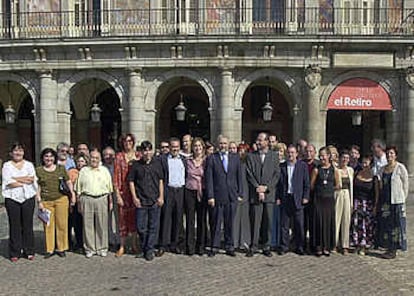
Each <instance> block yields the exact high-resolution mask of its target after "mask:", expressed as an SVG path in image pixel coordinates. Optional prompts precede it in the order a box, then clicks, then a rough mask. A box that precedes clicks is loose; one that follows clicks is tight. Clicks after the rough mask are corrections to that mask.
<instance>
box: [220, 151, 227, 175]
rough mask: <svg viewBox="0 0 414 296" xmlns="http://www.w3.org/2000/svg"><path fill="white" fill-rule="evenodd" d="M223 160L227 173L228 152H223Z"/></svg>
mask: <svg viewBox="0 0 414 296" xmlns="http://www.w3.org/2000/svg"><path fill="white" fill-rule="evenodd" d="M221 161H222V162H223V168H224V171H225V172H226V173H227V166H228V156H227V154H226V153H222V154H221Z"/></svg>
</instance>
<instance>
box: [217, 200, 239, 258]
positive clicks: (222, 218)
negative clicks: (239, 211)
mask: <svg viewBox="0 0 414 296" xmlns="http://www.w3.org/2000/svg"><path fill="white" fill-rule="evenodd" d="M236 207H237V204H236V203H235V202H229V203H226V204H221V205H217V204H216V205H215V206H214V208H213V214H212V216H213V217H212V218H213V219H212V220H213V221H212V222H213V223H212V226H213V227H212V232H211V233H212V238H211V241H212V244H211V245H212V248H213V249H219V248H220V239H221V223H222V222H223V224H224V248H225V249H226V250H227V251H233V250H234V242H233V223H234V216H235V213H236Z"/></svg>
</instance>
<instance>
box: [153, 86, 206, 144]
mask: <svg viewBox="0 0 414 296" xmlns="http://www.w3.org/2000/svg"><path fill="white" fill-rule="evenodd" d="M157 102H158V104H157V106H159V107H158V110H157V129H156V130H157V133H156V141H157V143H159V142H160V141H162V140H166V139H168V138H170V137H179V138H181V137H182V136H183V135H185V134H191V135H192V136H193V137H201V138H203V139H204V140H209V139H210V112H209V109H208V108H209V103H208V96H207V94H206V92H205V91H204V89H203V88H202V87H201V86H200V85H198V84H197V83H196V82H195V81H192V80H187V79H185V78H180V79H177V81H176V80H174V81H170V82H169V83H166V84H165V85H164V87H163V86H161V88H160V90H159V94H158V97H157ZM180 102H183V104H184V106H185V107H186V108H187V110H186V113H185V117H184V120H183V121H180V120H178V119H177V116H176V110H175V107H177V105H178V104H179V103H180Z"/></svg>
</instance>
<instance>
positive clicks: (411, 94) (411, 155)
mask: <svg viewBox="0 0 414 296" xmlns="http://www.w3.org/2000/svg"><path fill="white" fill-rule="evenodd" d="M406 81H407V98H406V102H407V103H406V110H407V111H406V112H407V113H406V116H405V120H406V122H407V132H406V133H405V135H404V136H405V137H404V138H405V145H404V146H405V147H404V148H405V151H406V158H405V160H406V166H407V169H408V172H409V173H410V175H412V174H413V173H414V68H408V70H407V75H406Z"/></svg>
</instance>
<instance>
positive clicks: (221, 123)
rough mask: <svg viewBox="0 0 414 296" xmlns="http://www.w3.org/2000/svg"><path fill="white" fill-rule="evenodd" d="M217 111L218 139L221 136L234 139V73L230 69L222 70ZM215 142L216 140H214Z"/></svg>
mask: <svg viewBox="0 0 414 296" xmlns="http://www.w3.org/2000/svg"><path fill="white" fill-rule="evenodd" d="M215 111H216V122H217V124H216V129H217V133H216V135H215V136H216V137H217V136H218V135H220V134H222V135H225V136H227V137H229V139H233V138H234V137H235V136H237V135H235V133H234V127H233V111H234V100H233V73H232V71H231V70H230V69H222V72H221V86H220V97H219V99H218V100H217V108H215ZM213 140H215V138H214V139H213Z"/></svg>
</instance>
